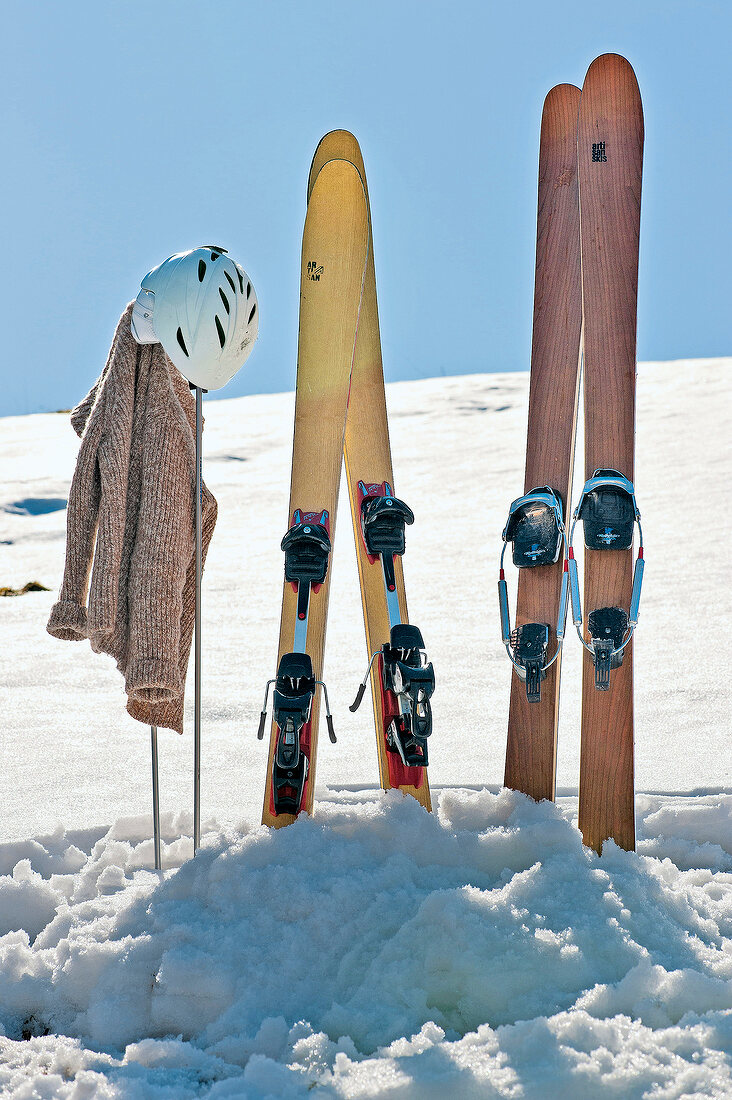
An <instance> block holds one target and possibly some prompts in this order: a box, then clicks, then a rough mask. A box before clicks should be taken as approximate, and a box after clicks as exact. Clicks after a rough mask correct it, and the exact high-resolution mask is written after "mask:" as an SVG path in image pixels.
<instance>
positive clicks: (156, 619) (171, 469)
mask: <svg viewBox="0 0 732 1100" xmlns="http://www.w3.org/2000/svg"><path fill="white" fill-rule="evenodd" d="M155 347H157V345H155ZM154 368H155V369H154V382H152V381H151V386H150V391H149V396H148V408H147V416H146V421H145V432H144V437H143V444H142V445H143V447H144V453H143V455H142V469H143V478H142V493H141V498H140V511H139V516H138V523H137V532H136V537H135V547H134V551H133V554H132V560H131V563H130V576H129V587H128V613H129V648H128V655H127V656H128V660H127V667H126V676H125V681H126V683H125V688H126V691H127V694H128V695H129V696H130V697H131V698H134V699H136V700H139V701H141V702H148V703H152V702H165V701H168V700H172V699H174V698H176V697H179V696H180V695H182V692H183V680H182V678H181V672H180V648H181V620H182V616H183V590H184V586H185V580H186V574H187V572H188V569H189V566H190V564H191V559H192V556H193V554H194V552H195V547H194V543H195V532H194V521H193V515H194V498H195V461H194V455H193V438H192V436H191V432H190V427H189V426H188V424H187V423H186V422H185V418H184V416H183V415H182V410H181V409H180V406H179V404H178V402H177V401H176V400H175V398H174V397H173V395H172V394H171V390H170V382H169V379H168V371H167V367H166V366H165V362H164V360H163V358H162V349H161V350H160V353H159V356H158V359H157V360H156V362H155V364H154Z"/></svg>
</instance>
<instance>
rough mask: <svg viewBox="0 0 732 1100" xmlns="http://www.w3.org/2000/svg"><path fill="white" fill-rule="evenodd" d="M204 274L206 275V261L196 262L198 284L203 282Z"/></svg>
mask: <svg viewBox="0 0 732 1100" xmlns="http://www.w3.org/2000/svg"><path fill="white" fill-rule="evenodd" d="M205 274H206V261H205V260H199V261H198V281H199V283H202V282H203V279H204V276H205Z"/></svg>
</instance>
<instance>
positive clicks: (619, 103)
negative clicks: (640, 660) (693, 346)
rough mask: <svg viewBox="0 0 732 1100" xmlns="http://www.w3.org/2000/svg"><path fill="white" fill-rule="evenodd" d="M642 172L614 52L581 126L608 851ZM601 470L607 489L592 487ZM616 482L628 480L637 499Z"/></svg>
mask: <svg viewBox="0 0 732 1100" xmlns="http://www.w3.org/2000/svg"><path fill="white" fill-rule="evenodd" d="M642 164H643V109H642V106H641V98H640V93H639V91H638V84H637V82H636V78H635V74H634V73H633V70H632V68H631V66H630V65H629V63H628V62H627V61H626V60H625V58H623V57H619V56H618V55H616V54H604V55H603V56H602V57H598V58H597V59H596V60H595V61H593V62H592V64H591V65H590V68H589V70H588V72H587V76H586V78H585V82H584V85H583V87H582V97H581V100H580V110H579V125H578V169H579V194H580V232H581V256H582V294H583V311H584V401H585V476H586V478H587V479H588V483H587V484H586V485H585V493H584V494H583V497H582V500H581V502H580V505H579V506H578V509H580V507H581V512H582V514H581V518H582V520H583V521H584V539H585V545H586V549H585V552H584V578H585V579H584V612H585V618H584V641H585V643H586V645H588V646H590V647H591V648H592V649H593V651H594V657H593V653H590V652H587V651H585V654H584V665H583V673H582V746H581V764H580V788H579V825H580V829H581V830H582V835H583V838H584V841H585V844H587V845H589V846H590V847H592V848H595V849H596V850H597V851H598V852H599V851H600V850H601V848H602V843H603V841H604V840H605V839H607V838H608V837H612V838H613V839H614V840H615V841H616V842H617V843H618V844H619V845H620V846H621V847H623V848H626V849H633V848H634V846H635V821H634V790H633V642H632V641H628V640H627V638H628V637H629V636H630V634H629V630H630V633H632V625H631V626H630V627H628V626H627V623H626V624H625V626H624V621H623V616H625V619H626V620H627V619H628V618H629V619H630V620H632V618H633V606H632V602H633V601H635V602H636V604H637V600H636V594H635V592H634V591H633V563H632V541H633V521H634V518H637V517H636V516H634V515H633V511H634V509H635V497H634V493H633V489H632V484H631V483H632V482H633V479H634V461H633V459H634V443H635V378H636V303H637V287H638V240H639V232H640V200H641V174H642ZM597 471H600V474H599V478H600V482H596V483H589V479H590V478H592V477H593V474H595V473H596V472H597ZM616 474H618V475H620V477H621V478H625V479H628V484H630V494H632V496H631V495H630V494H629V492H628V490H627V487H626V488H625V489H624V488H622V483H621V482H620V481H618V478H617V477H615V475H616ZM603 478H604V479H605V481H604V482H603ZM608 479H609V480H608ZM613 481H614V482H615V485H613V484H612V483H613ZM593 484H594V488H593ZM618 486H620V488H618ZM623 513H624V514H623ZM621 528H622V530H621ZM592 544H594V545H595V546H596V547H598V548H595V549H593V548H590V546H591V545H592ZM626 544H627V548H625V547H626ZM616 547H621V548H619V549H618V548H616ZM640 571H641V572H642V566H641V567H640ZM638 579H639V578H638ZM638 597H639V593H638ZM629 612H630V614H629ZM636 618H637V606H636ZM623 638H626V644H625V648H624V649H623V650H621V652H620V653H618V652H617V651H618V647H619V646H621V645H622V642H623ZM618 658H621V659H622V664H620V666H619V667H616V666H617V664H618Z"/></svg>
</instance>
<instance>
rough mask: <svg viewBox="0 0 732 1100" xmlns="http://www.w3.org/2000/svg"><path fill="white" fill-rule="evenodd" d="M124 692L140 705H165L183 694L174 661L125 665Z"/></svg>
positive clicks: (143, 661) (138, 661)
mask: <svg viewBox="0 0 732 1100" xmlns="http://www.w3.org/2000/svg"><path fill="white" fill-rule="evenodd" d="M125 691H126V692H127V694H128V695H129V697H130V698H131V699H138V700H139V701H140V702H142V703H167V702H169V701H170V700H172V699H177V698H178V696H179V695H182V694H183V683H182V681H181V677H180V668H179V667H178V664H177V662H176V661H169V660H164V659H159V660H132V661H130V663H129V664H128V665H127V673H126V676H125Z"/></svg>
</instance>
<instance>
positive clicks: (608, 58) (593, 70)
mask: <svg viewBox="0 0 732 1100" xmlns="http://www.w3.org/2000/svg"><path fill="white" fill-rule="evenodd" d="M590 79H591V80H592V81H593V82H594V81H612V82H613V83H618V82H621V81H631V82H632V83H634V84H636V86H637V84H638V81H637V79H636V75H635V71H634V69H633V66H632V65H631V63H630V62H629V61H628V59H627V57H623V56H622V54H619V53H602V54H600V56H599V57H596V58H595V60H594V61H593V62H591V64H590V67H589V68H588V70H587V73H586V75H585V79H584V84H583V85H582V86H583V88H584V86H585V85H586V84H587V83H588V81H589V80H590Z"/></svg>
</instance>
